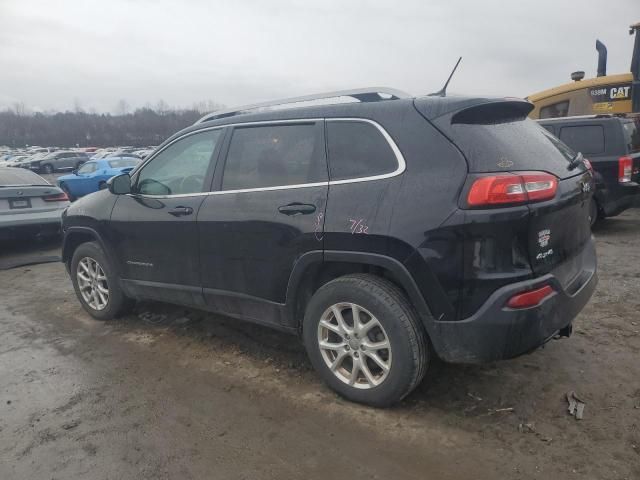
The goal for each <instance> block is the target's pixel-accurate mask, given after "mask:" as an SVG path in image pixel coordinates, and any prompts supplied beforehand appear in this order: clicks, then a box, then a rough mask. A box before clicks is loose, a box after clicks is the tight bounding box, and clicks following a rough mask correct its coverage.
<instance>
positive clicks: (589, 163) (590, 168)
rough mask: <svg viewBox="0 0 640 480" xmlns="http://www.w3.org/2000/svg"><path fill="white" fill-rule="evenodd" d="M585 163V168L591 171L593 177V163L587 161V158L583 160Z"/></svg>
mask: <svg viewBox="0 0 640 480" xmlns="http://www.w3.org/2000/svg"><path fill="white" fill-rule="evenodd" d="M582 161H583V163H584V166H585V167H587V170H589V171H590V172H591V174H592V175H593V165H591V162H590V161H589V160H587V159H586V158H585V159H584V160H582Z"/></svg>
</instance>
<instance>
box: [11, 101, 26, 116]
mask: <svg viewBox="0 0 640 480" xmlns="http://www.w3.org/2000/svg"><path fill="white" fill-rule="evenodd" d="M13 111H14V113H15V114H16V115H18V116H19V117H24V116H25V115H26V114H27V107H26V105H25V104H24V102H14V104H13Z"/></svg>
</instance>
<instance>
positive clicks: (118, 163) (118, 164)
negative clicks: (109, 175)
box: [109, 158, 140, 168]
mask: <svg viewBox="0 0 640 480" xmlns="http://www.w3.org/2000/svg"><path fill="white" fill-rule="evenodd" d="M139 163H140V160H138V159H137V158H120V159H118V160H109V166H110V167H111V168H124V167H135V166H136V165H138V164H139Z"/></svg>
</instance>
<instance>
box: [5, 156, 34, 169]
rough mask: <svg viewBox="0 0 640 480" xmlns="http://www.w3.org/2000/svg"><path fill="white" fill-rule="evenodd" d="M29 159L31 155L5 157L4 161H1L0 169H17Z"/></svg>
mask: <svg viewBox="0 0 640 480" xmlns="http://www.w3.org/2000/svg"><path fill="white" fill-rule="evenodd" d="M27 158H29V155H11V156H7V157H5V159H4V160H0V167H15V166H18V165H19V164H20V163H21V162H23V161H24V160H26V159H27Z"/></svg>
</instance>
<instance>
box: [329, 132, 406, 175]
mask: <svg viewBox="0 0 640 480" xmlns="http://www.w3.org/2000/svg"><path fill="white" fill-rule="evenodd" d="M327 146H328V148H327V149H328V152H329V176H330V178H331V180H348V179H354V178H362V177H371V176H377V175H384V174H388V173H393V172H394V171H395V170H396V169H397V168H398V159H397V158H396V155H395V153H394V152H393V150H392V149H391V146H390V145H389V142H388V141H387V139H386V138H385V137H384V136H383V134H382V132H381V131H380V130H378V128H377V127H376V126H375V125H372V124H370V123H368V122H367V123H365V122H361V121H352V120H329V121H327Z"/></svg>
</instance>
